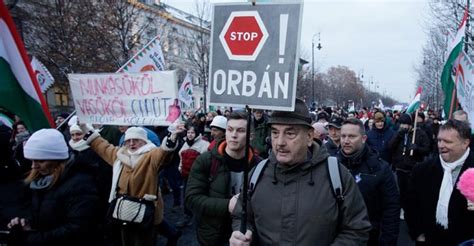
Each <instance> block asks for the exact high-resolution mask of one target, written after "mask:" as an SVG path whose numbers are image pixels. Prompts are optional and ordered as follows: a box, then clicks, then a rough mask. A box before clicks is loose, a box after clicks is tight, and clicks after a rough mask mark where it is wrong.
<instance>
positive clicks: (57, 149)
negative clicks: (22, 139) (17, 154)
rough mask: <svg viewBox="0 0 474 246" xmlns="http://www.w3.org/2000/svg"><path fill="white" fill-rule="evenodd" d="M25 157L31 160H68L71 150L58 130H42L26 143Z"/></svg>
mask: <svg viewBox="0 0 474 246" xmlns="http://www.w3.org/2000/svg"><path fill="white" fill-rule="evenodd" d="M23 149H24V153H23V154H24V156H25V158H26V159H29V160H66V159H68V158H69V150H68V148H67V144H66V141H65V140H64V136H63V134H61V133H60V132H59V131H58V130H56V129H41V130H39V131H37V132H35V133H33V135H31V137H30V138H29V139H28V141H26V144H25V146H24V147H23Z"/></svg>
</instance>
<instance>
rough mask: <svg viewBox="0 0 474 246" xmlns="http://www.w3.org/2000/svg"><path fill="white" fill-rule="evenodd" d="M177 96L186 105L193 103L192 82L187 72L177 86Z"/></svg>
mask: <svg viewBox="0 0 474 246" xmlns="http://www.w3.org/2000/svg"><path fill="white" fill-rule="evenodd" d="M178 98H179V100H180V101H181V102H183V103H184V104H186V106H188V107H190V106H191V104H192V103H193V82H192V80H191V75H190V74H189V73H188V74H186V77H185V78H184V81H183V83H182V84H181V87H180V88H179V92H178Z"/></svg>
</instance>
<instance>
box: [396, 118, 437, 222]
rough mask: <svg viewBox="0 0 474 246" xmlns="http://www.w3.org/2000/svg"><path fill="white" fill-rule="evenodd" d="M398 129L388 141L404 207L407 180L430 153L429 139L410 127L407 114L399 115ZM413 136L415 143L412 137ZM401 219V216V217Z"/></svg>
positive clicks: (409, 119) (420, 130)
mask: <svg viewBox="0 0 474 246" xmlns="http://www.w3.org/2000/svg"><path fill="white" fill-rule="evenodd" d="M399 122H400V128H399V129H398V132H397V133H396V134H395V135H394V136H393V138H392V140H390V143H389V148H390V150H391V152H392V165H393V168H394V169H395V170H396V172H397V179H398V186H399V188H400V203H401V206H402V208H403V209H405V207H406V194H407V190H408V180H409V177H410V175H411V171H412V169H413V167H414V166H415V164H416V163H418V162H422V161H423V160H424V159H425V157H427V156H428V155H429V153H430V150H431V148H430V139H429V137H428V135H426V133H425V132H424V131H423V130H422V129H421V128H418V127H417V128H416V134H415V131H414V129H413V127H412V119H411V117H410V115H408V114H401V115H400V119H399ZM414 134H415V143H413V142H412V141H413V135H414ZM401 217H402V218H403V215H402V216H401Z"/></svg>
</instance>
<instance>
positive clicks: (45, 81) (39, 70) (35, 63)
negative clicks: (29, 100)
mask: <svg viewBox="0 0 474 246" xmlns="http://www.w3.org/2000/svg"><path fill="white" fill-rule="evenodd" d="M31 67H32V68H33V72H34V73H35V76H36V79H37V80H38V84H39V86H40V88H41V93H44V92H45V91H46V90H48V88H49V87H50V86H51V85H53V84H54V77H53V75H51V73H50V72H49V71H48V69H46V67H45V66H44V65H43V63H41V62H40V61H39V60H38V59H36V57H34V56H33V59H32V60H31Z"/></svg>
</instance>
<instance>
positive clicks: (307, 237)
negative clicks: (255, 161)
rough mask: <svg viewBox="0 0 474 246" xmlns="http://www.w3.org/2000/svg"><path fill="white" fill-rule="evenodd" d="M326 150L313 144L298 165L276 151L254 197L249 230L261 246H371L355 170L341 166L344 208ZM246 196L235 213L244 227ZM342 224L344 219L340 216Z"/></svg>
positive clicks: (271, 155) (234, 225)
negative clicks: (282, 159) (278, 156)
mask: <svg viewBox="0 0 474 246" xmlns="http://www.w3.org/2000/svg"><path fill="white" fill-rule="evenodd" d="M328 156H329V154H328V153H327V151H326V150H325V148H320V147H319V145H317V144H316V143H313V145H312V146H311V148H310V149H309V150H308V159H307V160H306V161H304V162H302V163H298V164H295V165H293V166H286V165H282V164H280V163H278V161H277V160H276V157H275V155H274V154H273V153H270V157H269V159H268V163H267V165H266V168H265V169H264V170H263V171H262V173H261V177H260V179H259V181H258V183H257V185H256V188H255V190H254V192H253V194H252V196H251V198H250V201H249V204H248V209H249V218H248V226H249V227H248V228H249V229H250V230H252V231H253V236H252V237H253V238H252V240H253V241H254V242H255V245H298V246H305V245H311V246H312V245H341V246H342V245H366V244H367V240H368V237H369V231H370V223H369V219H368V217H367V210H366V207H365V205H364V202H363V200H362V195H361V193H360V191H359V189H358V188H357V185H356V183H355V182H354V179H353V178H352V176H351V174H350V173H349V172H348V171H347V169H346V168H344V167H343V166H342V165H340V166H339V170H340V175H341V182H342V187H343V191H342V193H343V196H344V201H343V203H342V205H341V207H340V208H339V206H338V204H337V201H336V198H335V196H334V195H333V190H332V188H331V181H330V178H329V172H328V166H327V158H328ZM241 197H242V196H240V197H239V202H238V203H237V205H236V209H235V210H234V213H233V217H234V220H233V224H232V226H233V229H234V231H236V230H239V226H240V222H241V220H240V215H241V209H242V206H241V202H242V200H241ZM338 216H341V217H340V221H341V223H339V217H338Z"/></svg>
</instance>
